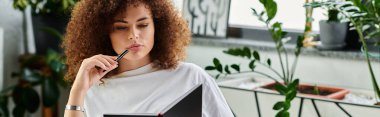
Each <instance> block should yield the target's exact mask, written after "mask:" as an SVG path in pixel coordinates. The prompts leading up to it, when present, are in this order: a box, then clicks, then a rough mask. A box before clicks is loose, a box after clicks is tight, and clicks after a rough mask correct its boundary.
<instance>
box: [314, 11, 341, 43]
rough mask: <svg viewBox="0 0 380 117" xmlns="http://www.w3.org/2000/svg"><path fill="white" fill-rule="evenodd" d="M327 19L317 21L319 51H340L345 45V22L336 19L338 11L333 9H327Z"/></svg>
mask: <svg viewBox="0 0 380 117" xmlns="http://www.w3.org/2000/svg"><path fill="white" fill-rule="evenodd" d="M327 13H328V19H327V20H321V21H319V27H320V28H319V33H320V41H321V45H320V46H318V47H319V48H321V49H341V48H343V47H344V46H345V45H346V42H345V41H346V40H345V36H346V34H347V30H346V29H347V22H342V21H341V20H340V18H339V17H338V15H339V11H338V10H337V9H335V8H330V7H328V8H327Z"/></svg>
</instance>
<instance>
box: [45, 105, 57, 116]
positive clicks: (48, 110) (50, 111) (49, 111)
mask: <svg viewBox="0 0 380 117" xmlns="http://www.w3.org/2000/svg"><path fill="white" fill-rule="evenodd" d="M42 117H58V105H57V104H56V105H54V106H52V107H45V106H43V107H42Z"/></svg>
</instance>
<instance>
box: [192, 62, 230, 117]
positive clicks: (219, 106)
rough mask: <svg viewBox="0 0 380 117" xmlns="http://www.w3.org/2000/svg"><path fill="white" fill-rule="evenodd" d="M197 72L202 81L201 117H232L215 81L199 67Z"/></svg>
mask: <svg viewBox="0 0 380 117" xmlns="http://www.w3.org/2000/svg"><path fill="white" fill-rule="evenodd" d="M197 71H198V74H197V75H198V77H199V78H201V79H202V80H203V104H202V108H203V114H202V115H203V117H234V115H233V113H232V111H231V109H230V107H229V106H228V104H227V102H226V100H225V98H224V96H223V94H222V92H221V91H220V89H219V87H218V85H217V84H216V82H215V80H214V79H213V78H212V77H211V76H210V75H209V74H208V73H207V72H205V71H204V70H203V69H201V68H200V67H198V68H197Z"/></svg>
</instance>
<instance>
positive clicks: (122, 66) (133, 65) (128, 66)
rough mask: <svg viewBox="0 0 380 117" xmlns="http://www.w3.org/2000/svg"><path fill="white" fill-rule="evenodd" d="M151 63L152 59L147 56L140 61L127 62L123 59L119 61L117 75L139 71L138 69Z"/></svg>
mask: <svg viewBox="0 0 380 117" xmlns="http://www.w3.org/2000/svg"><path fill="white" fill-rule="evenodd" d="M149 63H151V59H150V57H149V55H147V56H146V57H144V58H142V59H140V60H135V61H133V60H126V59H124V58H123V59H121V60H120V61H119V68H118V71H117V73H122V72H125V71H130V70H134V69H138V68H140V67H142V66H145V65H147V64H149Z"/></svg>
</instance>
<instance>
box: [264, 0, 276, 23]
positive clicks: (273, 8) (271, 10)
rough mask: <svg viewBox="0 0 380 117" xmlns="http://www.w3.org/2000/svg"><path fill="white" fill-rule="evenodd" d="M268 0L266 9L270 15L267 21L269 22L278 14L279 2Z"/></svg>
mask: <svg viewBox="0 0 380 117" xmlns="http://www.w3.org/2000/svg"><path fill="white" fill-rule="evenodd" d="M266 1H267V5H264V7H265V10H266V12H267V16H268V19H267V21H268V22H269V21H270V20H272V19H273V18H274V17H275V16H276V13H277V3H276V2H274V1H273V0H266Z"/></svg>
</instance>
